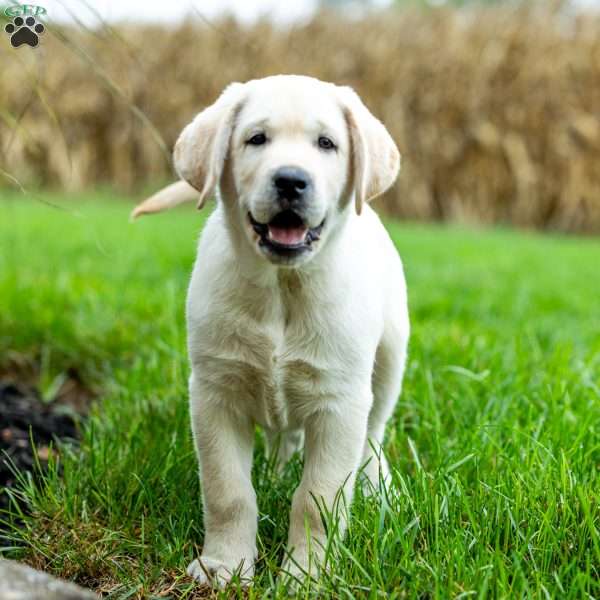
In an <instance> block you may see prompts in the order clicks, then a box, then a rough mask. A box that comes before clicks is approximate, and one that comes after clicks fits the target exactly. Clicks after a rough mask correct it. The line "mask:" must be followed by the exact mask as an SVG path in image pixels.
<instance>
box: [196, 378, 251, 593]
mask: <svg viewBox="0 0 600 600" xmlns="http://www.w3.org/2000/svg"><path fill="white" fill-rule="evenodd" d="M221 394H222V392H215V390H214V388H212V386H209V385H204V384H203V383H202V382H201V381H199V380H198V379H197V378H195V377H194V376H192V378H191V380H190V402H191V414H192V430H193V433H194V439H195V442H196V450H197V452H198V459H199V461H200V483H201V487H202V499H203V504H204V528H205V535H204V547H203V549H202V555H201V556H200V559H198V560H194V561H193V562H192V563H191V564H190V566H189V567H188V574H189V575H191V576H192V577H194V578H195V579H196V580H198V581H199V582H200V583H212V584H214V585H217V586H219V587H222V586H224V585H226V584H227V583H228V582H229V581H230V579H231V578H232V576H233V575H234V574H235V573H239V574H240V575H241V577H242V578H243V580H249V579H251V578H252V576H253V574H254V560H255V558H256V527H257V508H256V495H255V493H254V488H253V487H252V482H251V480H250V471H251V467H252V446H253V441H254V428H253V425H252V423H251V422H250V420H249V419H248V418H246V417H242V416H241V415H239V414H237V413H235V412H234V411H233V410H232V409H231V407H230V404H229V403H228V402H224V401H223V400H224V399H223V398H222V397H221V396H220V395H221Z"/></svg>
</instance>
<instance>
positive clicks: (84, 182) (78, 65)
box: [0, 8, 600, 233]
mask: <svg viewBox="0 0 600 600" xmlns="http://www.w3.org/2000/svg"><path fill="white" fill-rule="evenodd" d="M5 41H6V40H5ZM0 59H1V61H2V68H3V73H2V77H1V78H0V117H1V122H2V128H1V130H0V152H1V158H0V168H1V169H2V171H0V173H1V174H2V175H3V178H2V179H3V184H2V185H7V186H9V185H19V184H20V185H25V186H27V185H34V186H35V185H42V186H56V187H61V188H65V189H80V188H83V187H86V186H91V185H96V184H108V185H113V186H116V187H118V188H122V189H126V190H129V191H133V192H136V193H140V188H141V186H147V187H149V186H152V185H159V184H161V183H163V182H165V181H167V180H170V179H172V178H173V173H172V169H171V166H170V160H169V150H170V148H171V147H172V144H173V142H174V141H175V139H176V136H177V134H178V132H179V131H180V130H181V128H182V127H183V125H184V124H186V122H187V121H189V120H190V119H191V117H192V116H193V115H194V114H195V113H196V112H197V111H198V110H200V109H201V108H203V107H204V106H206V105H207V104H209V103H211V102H212V101H213V100H214V99H215V98H216V96H217V95H218V94H219V92H220V91H221V89H222V88H223V87H224V86H225V85H226V84H228V83H229V82H231V81H235V80H247V79H252V78H256V77H262V76H265V75H269V74H274V73H280V72H294V73H304V74H308V75H314V76H316V77H319V78H322V79H326V80H331V81H334V82H337V83H344V84H349V85H352V86H353V87H355V88H356V89H357V91H358V92H359V93H360V94H361V95H362V97H363V98H364V100H365V101H366V103H367V104H368V106H369V107H370V108H371V109H372V111H373V112H374V113H375V114H376V115H377V116H378V117H379V118H381V120H382V121H384V123H385V124H386V125H387V126H388V128H389V129H390V130H391V132H392V135H393V136H394V138H395V139H396V141H397V143H398V145H399V147H400V150H401V152H402V155H403V169H402V172H401V176H400V180H399V182H398V184H397V185H396V186H395V187H394V189H393V190H392V191H391V192H389V193H388V195H387V196H386V197H385V198H384V199H383V200H381V201H380V206H382V207H384V208H385V210H387V211H388V212H389V213H391V214H393V215H396V216H398V217H402V218H408V219H433V220H446V219H448V220H459V221H469V222H473V221H475V222H483V223H510V224H514V225H517V226H524V227H535V228H550V229H559V230H564V231H574V232H588V233H589V232H595V233H597V232H600V18H597V17H594V16H591V15H580V16H578V17H566V16H565V15H564V14H561V13H559V12H557V11H555V12H552V11H550V10H545V11H542V10H540V9H531V8H529V9H523V8H521V9H518V10H517V9H510V10H509V9H494V10H492V9H479V10H473V11H470V12H458V11H451V10H441V9H440V10H434V11H399V10H397V11H392V12H388V13H385V14H380V15H376V16H371V17H368V18H366V19H365V20H361V21H358V20H344V19H342V18H341V17H340V16H339V15H337V16H334V15H327V14H321V15H319V16H318V17H316V18H315V19H313V20H312V21H311V22H310V23H307V24H305V25H302V26H296V27H294V28H292V29H281V28H279V29H278V28H276V27H273V26H271V25H268V24H266V23H259V24H257V25H255V26H252V27H251V28H244V27H242V26H241V25H238V24H236V23H235V22H233V21H231V22H229V21H222V22H218V23H206V22H205V21H203V19H202V18H201V17H200V16H199V15H195V14H194V13H192V14H191V15H190V19H189V21H188V22H187V23H186V24H183V25H181V26H178V27H174V28H166V27H158V26H137V25H122V26H118V27H108V26H105V27H103V28H102V29H96V30H86V29H84V28H83V27H82V28H80V29H75V28H62V29H60V28H56V27H52V25H50V27H49V31H48V32H47V33H46V34H45V36H44V38H43V40H42V43H41V44H40V47H39V48H37V49H35V50H33V49H31V48H28V47H23V48H20V49H18V50H15V49H13V48H11V46H10V45H9V44H8V43H3V44H2V45H1V51H0Z"/></svg>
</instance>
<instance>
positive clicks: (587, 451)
mask: <svg viewBox="0 0 600 600" xmlns="http://www.w3.org/2000/svg"><path fill="white" fill-rule="evenodd" d="M42 199H43V200H46V201H50V202H53V203H57V204H60V205H61V207H62V208H54V207H52V206H49V205H46V204H43V203H41V202H39V201H38V202H33V201H31V200H28V199H26V198H24V197H22V196H10V197H9V198H4V199H3V200H0V361H1V360H2V359H5V358H6V352H7V351H9V350H10V351H14V352H18V353H22V354H25V355H31V356H35V357H37V359H38V360H39V361H40V364H41V365H42V367H43V373H42V378H43V380H45V381H51V380H52V378H53V377H55V376H56V375H58V374H60V373H61V372H63V371H64V370H65V369H67V368H68V367H70V366H76V367H77V368H79V369H80V370H81V371H82V372H83V373H84V375H85V376H86V377H87V379H88V380H90V381H94V382H97V383H99V384H100V385H101V387H102V390H103V394H102V396H101V398H100V401H99V402H98V404H97V405H96V407H95V409H94V411H93V414H92V416H91V418H90V420H89V421H88V423H87V425H86V426H85V428H84V431H83V441H82V444H81V448H80V451H79V452H74V451H70V450H69V449H68V448H65V449H63V450H62V452H61V465H62V472H63V477H62V478H61V477H59V476H58V475H57V467H56V465H54V466H53V468H52V469H51V471H50V473H49V474H48V476H47V477H46V479H45V481H44V483H43V485H41V486H39V487H36V486H35V485H33V484H32V483H26V489H25V491H24V494H25V496H26V498H27V500H28V502H29V503H30V506H31V509H32V516H30V517H28V518H27V519H26V526H25V527H24V528H21V529H14V530H13V531H12V534H11V535H12V536H13V538H14V541H15V542H19V543H20V544H22V546H21V548H20V549H19V548H17V549H16V550H13V551H12V555H13V556H17V557H21V558H24V559H25V560H27V561H29V562H31V563H33V564H36V565H38V566H43V567H44V568H46V569H47V570H49V571H51V572H53V573H55V574H58V575H62V576H65V577H68V578H71V579H75V580H77V581H79V582H81V583H83V584H86V585H90V586H92V587H95V588H96V589H100V590H103V591H105V592H111V593H112V595H113V597H117V598H126V597H152V596H153V595H156V596H158V595H159V594H161V593H162V594H163V596H161V597H165V596H169V594H170V595H171V597H186V598H192V597H201V596H203V595H204V594H207V592H206V590H203V591H202V590H201V591H200V592H199V591H198V590H196V591H194V590H195V588H194V586H193V585H191V583H190V581H189V580H188V579H187V578H186V577H185V575H184V570H185V567H186V565H187V564H188V562H189V561H190V560H191V559H192V557H193V556H194V555H195V554H196V553H197V552H198V551H199V549H200V547H201V544H202V519H201V510H200V501H199V489H198V482H197V477H196V460H195V456H194V452H193V446H192V441H191V434H190V431H189V429H190V428H189V423H188V414H187V406H186V378H187V372H188V368H187V362H186V353H185V336H184V312H183V305H184V295H185V288H186V284H187V280H188V276H189V273H190V269H191V267H192V261H193V258H194V251H195V240H196V238H197V234H198V231H199V229H200V226H201V223H202V220H203V217H202V216H200V215H198V214H197V213H196V212H194V211H193V210H191V209H179V210H177V211H174V212H172V213H169V214H165V215H160V216H156V217H154V218H147V219H145V220H142V221H140V222H139V223H136V224H130V223H128V221H127V213H128V209H129V206H128V205H126V204H124V203H117V202H112V203H111V202H107V201H106V198H103V197H102V195H92V196H88V197H86V198H80V199H78V201H77V202H71V203H67V202H65V201H61V200H60V199H59V197H56V196H54V197H52V196H48V195H43V196H42ZM101 201H102V202H101ZM389 230H390V232H391V234H392V236H393V238H394V240H395V242H396V244H397V246H398V248H399V250H400V252H401V254H402V257H403V260H404V264H405V269H406V275H407V279H408V286H409V300H410V310H411V318H412V326H413V334H412V338H411V344H410V358H409V363H408V370H407V375H406V380H405V386H404V391H403V394H402V396H401V398H400V401H399V403H398V406H397V410H396V412H395V416H394V419H393V422H392V423H390V426H389V428H388V435H387V442H386V451H387V453H388V456H389V458H390V462H391V464H392V465H393V467H394V483H395V487H396V488H397V490H399V491H400V492H401V493H399V494H397V495H394V496H391V497H390V498H388V499H387V501H381V500H377V499H367V498H363V497H362V496H361V494H360V493H358V494H357V497H356V501H355V503H354V506H353V520H352V523H351V527H350V531H349V534H348V535H347V537H346V538H345V541H344V543H343V544H341V545H340V546H339V547H338V548H337V550H336V553H337V559H336V565H335V568H334V569H333V571H332V572H331V573H330V574H329V575H328V576H327V577H326V578H324V579H323V580H322V581H321V582H319V584H317V585H316V586H313V588H312V592H313V593H316V594H317V595H318V596H319V597H335V598H350V597H372V598H375V597H390V598H404V597H407V598H467V597H476V598H519V597H531V598H550V597H556V598H600V537H599V529H600V507H599V504H600V485H599V483H600V481H599V480H600V477H599V469H600V276H599V275H600V244H599V243H598V241H596V240H591V239H576V238H565V237H558V236H540V235H533V234H524V233H515V232H511V231H502V230H493V231H478V230H468V229H461V228H455V227H452V228H444V227H439V226H424V225H411V224H399V223H390V224H389ZM257 439H258V447H257V453H256V460H255V469H254V479H255V484H256V488H257V493H258V501H259V509H260V523H259V542H258V543H259V563H258V569H257V576H256V579H255V582H254V586H253V588H252V589H251V591H250V592H249V595H250V597H252V598H261V597H264V596H266V595H267V594H270V595H271V596H274V595H277V594H283V592H282V590H276V575H277V567H278V564H279V562H280V559H281V556H282V554H283V548H284V542H285V539H286V528H287V521H288V511H289V505H290V498H291V494H292V491H293V489H294V486H295V485H296V483H297V482H298V479H299V475H300V470H301V465H300V462H299V461H295V462H292V463H291V464H290V465H289V466H288V468H287V470H286V472H285V474H284V476H283V477H282V478H278V477H276V476H275V475H274V474H273V472H272V470H271V469H270V468H269V465H268V464H267V462H266V460H265V458H264V454H263V447H262V441H261V436H260V434H257ZM305 592H306V595H308V592H307V591H306V590H305ZM232 595H234V596H235V592H232Z"/></svg>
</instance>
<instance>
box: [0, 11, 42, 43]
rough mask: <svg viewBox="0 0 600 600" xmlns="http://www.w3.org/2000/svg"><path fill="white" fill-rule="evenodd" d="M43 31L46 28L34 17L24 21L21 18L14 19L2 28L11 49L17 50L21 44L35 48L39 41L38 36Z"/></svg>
mask: <svg viewBox="0 0 600 600" xmlns="http://www.w3.org/2000/svg"><path fill="white" fill-rule="evenodd" d="M45 30H46V28H45V27H44V26H43V25H42V24H41V23H38V22H37V20H36V19H35V18H34V17H27V18H26V19H25V20H23V18H22V17H15V18H14V19H13V22H12V23H7V24H6V25H5V26H4V31H6V33H7V34H8V35H10V43H11V44H12V46H13V48H18V47H19V46H22V45H23V44H27V45H29V46H31V47H32V48H35V47H36V46H37V45H38V43H39V41H40V40H39V35H40V34H42V33H44V31H45Z"/></svg>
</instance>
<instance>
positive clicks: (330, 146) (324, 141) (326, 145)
mask: <svg viewBox="0 0 600 600" xmlns="http://www.w3.org/2000/svg"><path fill="white" fill-rule="evenodd" d="M335 147H336V146H335V144H334V143H333V142H332V141H331V140H330V139H329V138H328V137H325V136H324V135H322V136H321V137H320V138H319V148H323V150H335Z"/></svg>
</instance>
